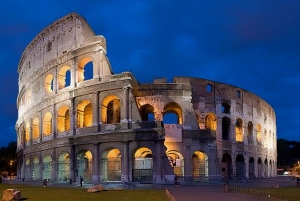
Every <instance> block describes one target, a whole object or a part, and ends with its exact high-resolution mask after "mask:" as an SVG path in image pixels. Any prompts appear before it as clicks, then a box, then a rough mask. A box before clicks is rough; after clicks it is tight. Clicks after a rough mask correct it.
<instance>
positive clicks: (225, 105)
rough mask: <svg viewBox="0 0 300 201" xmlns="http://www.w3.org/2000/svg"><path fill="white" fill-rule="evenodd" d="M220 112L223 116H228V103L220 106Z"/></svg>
mask: <svg viewBox="0 0 300 201" xmlns="http://www.w3.org/2000/svg"><path fill="white" fill-rule="evenodd" d="M221 112H222V113H224V114H230V103H228V102H226V101H225V102H223V103H222V105H221Z"/></svg>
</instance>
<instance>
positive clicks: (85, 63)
mask: <svg viewBox="0 0 300 201" xmlns="http://www.w3.org/2000/svg"><path fill="white" fill-rule="evenodd" d="M77 76H78V82H82V81H85V80H89V79H93V60H92V58H91V57H86V58H83V59H81V60H80V61H79V63H78V68H77Z"/></svg>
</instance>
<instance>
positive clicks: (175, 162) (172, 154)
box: [167, 151, 184, 181]
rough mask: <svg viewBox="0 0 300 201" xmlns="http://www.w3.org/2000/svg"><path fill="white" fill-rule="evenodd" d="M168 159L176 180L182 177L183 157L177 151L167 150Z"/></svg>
mask: <svg viewBox="0 0 300 201" xmlns="http://www.w3.org/2000/svg"><path fill="white" fill-rule="evenodd" d="M167 156H168V160H169V163H170V165H171V167H172V168H173V171H174V174H175V175H176V178H177V181H178V180H182V179H183V177H184V158H183V156H182V154H181V153H179V152H178V151H168V152H167Z"/></svg>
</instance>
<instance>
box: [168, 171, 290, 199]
mask: <svg viewBox="0 0 300 201" xmlns="http://www.w3.org/2000/svg"><path fill="white" fill-rule="evenodd" d="M229 185H234V186H239V187H243V188H275V187H279V188H280V187H290V186H296V181H293V180H292V177H276V178H270V179H254V180H252V181H251V182H250V183H234V182H233V181H232V182H229ZM167 189H168V191H169V192H170V194H171V197H172V196H173V197H172V201H186V200H188V201H199V200H204V201H221V200H222V201H223V200H224V201H280V199H277V198H273V197H272V195H270V197H269V195H265V196H257V195H249V194H237V193H224V191H223V190H224V184H223V183H222V182H220V181H215V182H214V181H208V182H199V183H198V184H194V185H192V183H191V184H186V185H178V186H170V187H167Z"/></svg>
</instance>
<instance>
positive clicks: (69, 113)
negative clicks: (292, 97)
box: [16, 13, 277, 183]
mask: <svg viewBox="0 0 300 201" xmlns="http://www.w3.org/2000/svg"><path fill="white" fill-rule="evenodd" d="M88 70H90V71H91V72H92V74H93V75H92V76H91V77H90V78H89V77H88V76H87V74H86V72H88ZM18 73H19V94H18V99H17V106H18V120H17V122H16V131H17V144H18V145H17V160H18V163H17V164H18V171H17V177H18V178H19V179H23V180H38V181H41V180H43V179H49V180H51V181H53V182H67V181H70V179H71V180H72V181H78V177H79V176H83V177H84V179H85V181H90V182H112V181H113V182H141V183H142V182H147V183H174V180H175V179H176V180H177V181H178V182H180V181H183V180H193V181H201V180H204V179H221V178H223V177H225V178H239V177H245V178H262V177H265V178H266V177H273V176H276V166H277V161H276V160H277V159H276V158H277V154H276V153H277V151H276V150H277V148H276V116H275V112H274V110H273V109H272V107H271V106H270V105H269V104H268V103H267V102H266V101H264V100H263V99H261V98H260V97H258V96H256V95H255V94H253V93H251V92H248V91H246V90H244V89H241V88H239V87H235V86H231V85H228V84H225V83H219V82H214V81H211V80H206V79H200V78H192V77H174V78H173V81H172V82H171V83H168V82H167V81H166V79H164V78H162V79H155V80H154V81H153V83H150V84H140V83H139V82H138V81H137V80H136V79H135V77H134V75H133V74H132V73H130V72H122V73H120V74H114V73H113V71H112V67H111V65H110V63H109V60H108V58H107V56H106V40H105V38H104V37H103V36H101V35H100V36H97V35H95V34H94V33H93V31H92V30H91V28H90V26H89V25H88V24H87V22H86V21H85V20H84V19H83V18H82V17H81V16H79V15H78V14H76V13H71V14H69V15H67V16H65V17H63V18H61V19H59V20H57V21H55V22H54V23H52V24H50V25H49V26H48V27H46V28H45V29H44V30H43V31H42V32H41V33H39V34H38V35H37V36H36V37H35V38H34V40H33V41H32V42H31V43H30V44H29V45H28V46H27V47H26V49H25V51H24V52H23V54H22V57H21V59H20V62H19V66H18Z"/></svg>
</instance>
